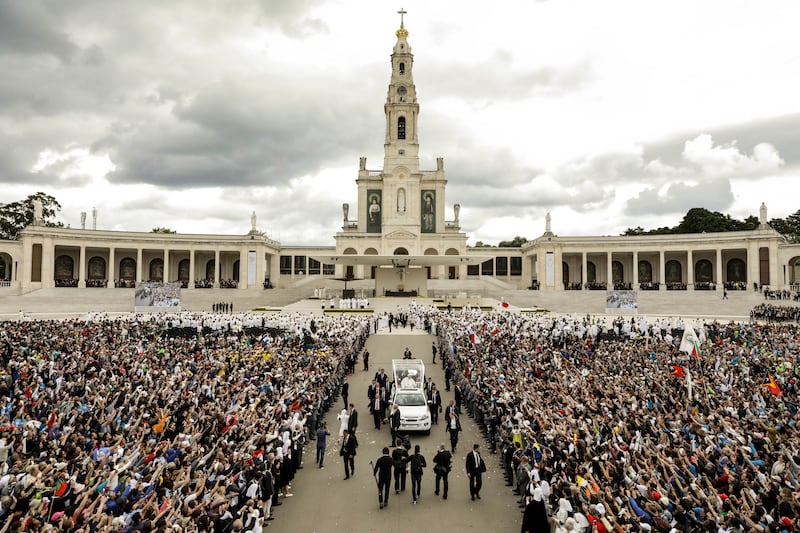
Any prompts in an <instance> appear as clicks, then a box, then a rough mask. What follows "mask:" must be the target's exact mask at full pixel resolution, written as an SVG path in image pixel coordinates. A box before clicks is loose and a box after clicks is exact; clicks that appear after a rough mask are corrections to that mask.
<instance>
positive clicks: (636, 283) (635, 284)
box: [631, 250, 639, 290]
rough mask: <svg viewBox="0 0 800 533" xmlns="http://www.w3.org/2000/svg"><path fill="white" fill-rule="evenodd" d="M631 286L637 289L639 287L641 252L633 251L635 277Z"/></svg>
mask: <svg viewBox="0 0 800 533" xmlns="http://www.w3.org/2000/svg"><path fill="white" fill-rule="evenodd" d="M631 288H632V289H634V290H636V289H638V288H639V252H638V251H637V250H634V251H633V279H632V280H631Z"/></svg>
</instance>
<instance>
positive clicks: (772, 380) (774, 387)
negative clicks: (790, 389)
mask: <svg viewBox="0 0 800 533" xmlns="http://www.w3.org/2000/svg"><path fill="white" fill-rule="evenodd" d="M767 375H768V376H769V383H764V385H762V387H766V388H767V390H769V391H770V392H771V393H772V394H774V395H775V396H782V395H783V391H781V388H780V387H779V386H778V384H777V383H776V382H775V378H773V377H772V374H770V373H769V372H767Z"/></svg>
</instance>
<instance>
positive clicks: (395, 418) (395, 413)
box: [389, 404, 400, 445]
mask: <svg viewBox="0 0 800 533" xmlns="http://www.w3.org/2000/svg"><path fill="white" fill-rule="evenodd" d="M389 427H390V428H391V430H392V445H395V444H397V441H398V439H400V435H399V434H398V431H400V408H399V407H397V404H393V405H392V416H391V417H390V418H389Z"/></svg>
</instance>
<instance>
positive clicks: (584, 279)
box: [581, 252, 589, 288]
mask: <svg viewBox="0 0 800 533" xmlns="http://www.w3.org/2000/svg"><path fill="white" fill-rule="evenodd" d="M587 264H588V261H587V259H586V252H581V283H582V284H583V287H584V288H586V284H587V283H588V282H589V267H588V266H587Z"/></svg>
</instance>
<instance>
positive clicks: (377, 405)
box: [369, 392, 383, 429]
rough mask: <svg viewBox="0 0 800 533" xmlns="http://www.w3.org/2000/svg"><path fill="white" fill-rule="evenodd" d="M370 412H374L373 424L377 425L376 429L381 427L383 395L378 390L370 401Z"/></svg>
mask: <svg viewBox="0 0 800 533" xmlns="http://www.w3.org/2000/svg"><path fill="white" fill-rule="evenodd" d="M369 412H370V413H371V414H372V420H373V424H374V425H375V429H381V421H382V420H383V417H382V416H381V395H380V393H378V392H376V393H375V396H374V397H373V398H372V400H370V402H369Z"/></svg>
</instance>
